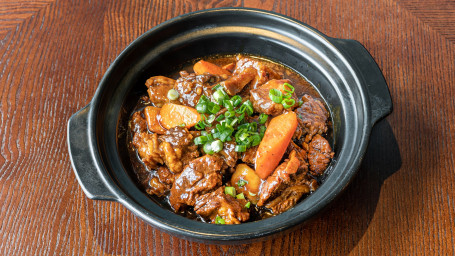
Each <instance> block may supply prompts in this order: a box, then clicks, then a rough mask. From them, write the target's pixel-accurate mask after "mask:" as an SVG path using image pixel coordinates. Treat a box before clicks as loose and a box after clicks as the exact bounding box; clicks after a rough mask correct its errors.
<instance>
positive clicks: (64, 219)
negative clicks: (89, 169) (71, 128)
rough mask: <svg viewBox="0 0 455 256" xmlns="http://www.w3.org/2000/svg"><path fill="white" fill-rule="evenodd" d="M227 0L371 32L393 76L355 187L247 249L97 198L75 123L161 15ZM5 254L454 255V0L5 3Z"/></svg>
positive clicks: (337, 30)
mask: <svg viewBox="0 0 455 256" xmlns="http://www.w3.org/2000/svg"><path fill="white" fill-rule="evenodd" d="M223 6H244V7H254V8H260V9H265V10H270V11H274V12H278V13H281V14H285V15H288V16H291V17H293V18H295V19H298V20H300V21H302V22H305V23H307V24H309V25H311V26H313V27H315V28H317V29H318V30H320V31H321V32H323V33H325V34H327V35H329V36H332V37H338V38H350V39H355V40H358V41H360V42H361V43H362V44H363V45H364V46H365V47H366V48H367V49H368V51H369V52H370V53H371V55H372V56H373V57H374V58H375V60H376V61H377V63H378V65H379V67H380V68H381V70H382V71H383V74H384V76H385V79H386V80H387V82H388V85H389V88H390V92H391V95H392V99H393V104H394V110H393V113H392V114H391V115H390V116H389V117H387V119H385V120H383V121H381V122H380V123H378V124H377V125H376V126H375V128H374V130H373V133H372V135H371V141H370V145H369V148H368V151H367V153H366V156H365V158H364V161H363V163H362V166H361V168H360V170H359V173H358V175H357V176H356V178H355V179H354V180H353V182H352V183H351V185H350V186H349V187H348V188H347V190H346V192H345V193H344V194H343V195H342V196H341V197H340V198H339V199H338V200H337V201H336V202H335V203H333V204H332V205H331V206H330V207H329V208H327V209H326V210H324V211H323V212H322V213H321V214H320V215H319V216H318V217H317V218H316V219H315V220H314V221H312V222H310V223H308V224H306V225H304V226H302V227H301V228H299V229H298V230H296V231H293V232H291V233H288V234H282V235H280V236H278V237H277V238H274V239H272V240H268V241H264V242H258V243H252V244H244V245H238V246H219V245H206V244H202V243H197V242H189V241H186V240H182V239H179V238H176V237H173V236H170V235H168V234H166V233H163V232H160V231H158V230H157V229H155V228H153V227H151V226H149V225H147V224H145V223H144V222H143V221H142V220H141V219H139V218H137V217H135V216H134V215H133V214H132V213H131V212H130V211H128V210H127V209H126V208H125V207H123V206H122V205H120V204H119V203H115V202H107V201H93V200H90V199H87V197H86V196H85V195H84V193H83V192H82V190H81V188H80V186H79V185H78V183H77V181H76V179H75V175H74V173H73V170H72V168H71V164H70V160H69V155H68V149H67V142H66V132H67V127H66V124H67V121H68V119H69V117H70V116H71V115H72V114H73V113H75V112H76V111H77V110H79V109H81V108H82V107H83V106H85V105H86V104H87V103H89V101H90V100H91V98H92V96H93V94H94V92H95V90H96V88H97V85H98V83H99V81H100V79H101V77H102V75H103V74H104V72H105V71H106V69H107V68H108V67H109V65H110V63H111V62H112V61H113V60H114V58H115V57H116V56H117V55H118V54H119V53H120V52H121V51H122V49H124V48H125V47H126V46H127V45H128V44H129V43H130V42H131V41H132V40H134V39H135V38H136V37H138V36H139V35H141V34H142V33H144V32H145V31H147V30H149V29H150V28H152V27H153V26H155V25H157V24H159V23H161V22H163V21H165V20H168V19H170V18H173V17H175V16H178V15H181V14H184V13H188V12H191V11H196V10H201V9H207V8H212V7H223ZM0 56H1V57H0V206H1V210H0V255H48V254H51V255H74V254H77V255H79V254H80V255H100V254H105V255H147V254H148V255H187V254H189V255H231V254H232V255H309V254H311V255H345V254H352V255H454V254H455V199H454V195H455V192H454V190H455V185H454V183H455V168H454V151H455V125H454V124H455V115H454V114H455V103H454V102H455V100H454V99H453V98H454V95H455V1H453V0H452V1H449V0H440V1H436V0H375V1H355V0H325V1H316V0H310V1H289V0H275V1H273V0H253V1H247V0H245V1H235V0H233V1H228V0H223V1H214V0H211V1H197V0H176V1H164V0H150V1H139V0H131V1H63V0H40V1H34V0H20V1H16V0H6V1H5V0H2V1H0Z"/></svg>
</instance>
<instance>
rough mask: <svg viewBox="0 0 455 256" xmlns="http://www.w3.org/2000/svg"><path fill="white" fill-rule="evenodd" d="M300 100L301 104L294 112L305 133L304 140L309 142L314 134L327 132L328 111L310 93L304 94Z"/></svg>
mask: <svg viewBox="0 0 455 256" xmlns="http://www.w3.org/2000/svg"><path fill="white" fill-rule="evenodd" d="M302 101H303V104H302V106H301V107H299V108H297V109H296V111H295V112H296V114H297V116H298V118H299V119H298V121H299V125H300V126H301V129H303V133H304V134H306V137H305V142H310V141H311V138H312V137H313V136H314V135H315V134H323V133H326V132H327V119H328V118H329V112H328V111H327V109H326V108H325V107H324V104H323V103H322V102H321V101H320V100H315V99H313V98H312V97H311V96H310V95H304V96H303V97H302Z"/></svg>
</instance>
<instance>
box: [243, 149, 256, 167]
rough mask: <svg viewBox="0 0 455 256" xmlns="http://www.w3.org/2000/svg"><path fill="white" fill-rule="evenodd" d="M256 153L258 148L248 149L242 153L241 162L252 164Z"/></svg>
mask: <svg viewBox="0 0 455 256" xmlns="http://www.w3.org/2000/svg"><path fill="white" fill-rule="evenodd" d="M257 151H258V146H254V147H251V148H248V149H247V150H246V151H245V152H243V153H242V161H243V162H245V163H248V164H254V163H255V159H256V152H257Z"/></svg>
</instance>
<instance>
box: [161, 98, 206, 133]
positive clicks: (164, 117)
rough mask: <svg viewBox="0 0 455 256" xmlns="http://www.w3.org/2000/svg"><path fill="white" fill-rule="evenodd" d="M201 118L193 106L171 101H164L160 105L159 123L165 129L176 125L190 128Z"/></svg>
mask: <svg viewBox="0 0 455 256" xmlns="http://www.w3.org/2000/svg"><path fill="white" fill-rule="evenodd" d="M200 120H201V115H199V113H198V112H197V110H196V109H195V108H192V107H187V106H183V105H177V104H173V103H166V104H164V105H163V107H161V111H160V123H161V125H162V126H163V127H164V128H166V129H171V128H173V127H176V126H185V127H186V128H191V127H193V126H195V125H196V124H197V123H198V122H199V121H200Z"/></svg>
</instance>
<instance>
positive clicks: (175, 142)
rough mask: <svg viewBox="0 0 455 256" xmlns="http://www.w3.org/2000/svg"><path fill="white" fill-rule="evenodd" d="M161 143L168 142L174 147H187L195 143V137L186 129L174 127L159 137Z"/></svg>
mask: <svg viewBox="0 0 455 256" xmlns="http://www.w3.org/2000/svg"><path fill="white" fill-rule="evenodd" d="M159 140H160V141H162V142H163V141H166V142H169V143H170V144H172V146H174V147H181V148H182V147H186V146H188V145H190V144H191V143H192V142H193V135H192V134H191V132H189V131H188V129H186V128H185V127H178V126H177V127H174V128H171V129H169V130H167V131H166V133H165V134H164V135H161V136H160V137H159Z"/></svg>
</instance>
